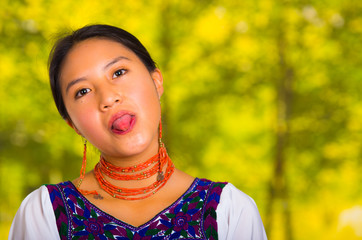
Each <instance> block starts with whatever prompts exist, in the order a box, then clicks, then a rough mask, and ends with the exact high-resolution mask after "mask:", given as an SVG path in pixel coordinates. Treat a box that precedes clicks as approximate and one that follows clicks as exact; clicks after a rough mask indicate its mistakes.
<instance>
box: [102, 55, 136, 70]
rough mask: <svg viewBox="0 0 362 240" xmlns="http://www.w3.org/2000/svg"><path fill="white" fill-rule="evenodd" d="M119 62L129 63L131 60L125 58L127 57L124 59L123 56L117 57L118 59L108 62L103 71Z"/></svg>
mask: <svg viewBox="0 0 362 240" xmlns="http://www.w3.org/2000/svg"><path fill="white" fill-rule="evenodd" d="M120 60H128V61H131V59H129V58H127V57H124V56H119V57H116V58H114V59H113V60H112V61H110V62H109V63H107V64H106V65H105V66H104V68H103V69H107V68H109V67H110V66H112V65H113V64H115V63H116V62H119V61H120Z"/></svg>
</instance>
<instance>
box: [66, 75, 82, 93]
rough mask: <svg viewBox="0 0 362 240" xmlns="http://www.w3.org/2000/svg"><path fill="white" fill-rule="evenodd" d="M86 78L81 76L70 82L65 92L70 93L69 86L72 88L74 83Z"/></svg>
mask: <svg viewBox="0 0 362 240" xmlns="http://www.w3.org/2000/svg"><path fill="white" fill-rule="evenodd" d="M85 79H86V78H85V77H81V78H77V79H75V80H73V81H71V82H69V83H68V85H67V88H66V89H65V94H68V91H69V88H71V87H72V86H73V85H75V84H76V83H78V82H81V81H84V80H85Z"/></svg>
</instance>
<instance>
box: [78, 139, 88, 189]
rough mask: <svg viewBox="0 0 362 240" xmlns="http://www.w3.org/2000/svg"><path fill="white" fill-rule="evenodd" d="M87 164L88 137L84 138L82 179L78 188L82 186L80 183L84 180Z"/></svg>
mask: <svg viewBox="0 0 362 240" xmlns="http://www.w3.org/2000/svg"><path fill="white" fill-rule="evenodd" d="M86 166H87V139H84V150H83V161H82V167H81V169H80V179H79V183H78V189H79V188H80V185H81V184H82V182H83V179H84V176H85V169H86Z"/></svg>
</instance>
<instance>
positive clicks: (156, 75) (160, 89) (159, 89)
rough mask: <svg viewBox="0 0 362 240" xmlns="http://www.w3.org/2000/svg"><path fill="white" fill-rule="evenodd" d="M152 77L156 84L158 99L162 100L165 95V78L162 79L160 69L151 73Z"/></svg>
mask: <svg viewBox="0 0 362 240" xmlns="http://www.w3.org/2000/svg"><path fill="white" fill-rule="evenodd" d="M151 77H152V79H153V82H154V83H155V86H156V90H157V93H158V97H159V98H160V97H161V96H162V94H163V77H162V74H161V71H160V69H158V68H156V69H155V70H154V71H153V72H152V73H151Z"/></svg>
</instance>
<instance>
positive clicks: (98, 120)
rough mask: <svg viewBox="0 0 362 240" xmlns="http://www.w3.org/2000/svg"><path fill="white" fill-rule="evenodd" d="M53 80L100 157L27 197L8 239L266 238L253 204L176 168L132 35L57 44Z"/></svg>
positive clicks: (100, 30) (148, 62)
mask: <svg viewBox="0 0 362 240" xmlns="http://www.w3.org/2000/svg"><path fill="white" fill-rule="evenodd" d="M49 76H50V84H51V88H52V93H53V97H54V101H55V103H56V106H57V108H58V110H59V112H60V114H61V115H62V117H63V118H64V119H65V121H66V122H67V124H68V125H69V126H70V127H72V128H73V129H74V130H75V132H76V133H77V134H79V135H81V136H82V137H83V138H84V139H86V141H89V142H90V143H92V145H94V146H95V147H96V148H98V149H99V151H100V153H101V154H100V161H99V163H98V164H97V165H96V166H95V168H94V170H92V171H90V172H88V173H86V174H85V172H84V169H85V161H86V143H85V144H84V147H85V149H84V158H83V166H82V170H81V176H80V177H79V178H78V179H75V180H74V181H67V182H63V183H59V184H56V185H46V186H42V187H40V188H39V189H37V190H35V191H34V192H32V193H31V194H30V195H29V196H27V198H26V199H25V200H24V201H23V203H22V205H21V206H20V208H19V210H18V212H17V214H16V216H15V219H14V221H13V224H12V227H11V230H10V236H9V239H266V235H265V231H264V227H263V224H262V221H261V219H260V216H259V212H258V210H257V207H256V205H255V203H254V201H253V200H252V199H251V198H250V197H248V196H247V195H246V194H244V193H243V192H241V191H240V190H238V189H236V188H235V187H234V186H233V185H232V184H230V183H220V182H212V181H209V180H206V179H199V178H194V177H192V176H190V175H188V174H186V173H184V172H182V171H180V170H178V169H176V168H175V167H174V165H173V163H172V161H171V159H170V157H169V156H168V154H167V152H166V148H165V146H164V144H163V143H162V140H161V137H162V124H161V108H160V101H159V100H160V97H161V96H162V93H163V90H164V89H163V85H162V84H163V78H162V74H161V72H160V70H159V69H158V68H156V66H155V63H154V61H153V60H152V58H151V57H150V55H149V53H148V52H147V50H146V49H145V48H144V46H143V45H142V44H141V43H140V42H139V41H138V39H137V38H135V37H134V36H133V35H131V34H130V33H128V32H126V31H124V30H122V29H119V28H116V27H113V26H108V25H91V26H86V27H84V28H81V29H79V30H77V31H75V32H73V33H71V34H70V35H68V36H66V37H64V38H62V39H60V40H59V41H58V42H57V43H56V45H55V46H54V48H53V50H52V53H51V55H50V66H49Z"/></svg>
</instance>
